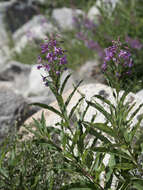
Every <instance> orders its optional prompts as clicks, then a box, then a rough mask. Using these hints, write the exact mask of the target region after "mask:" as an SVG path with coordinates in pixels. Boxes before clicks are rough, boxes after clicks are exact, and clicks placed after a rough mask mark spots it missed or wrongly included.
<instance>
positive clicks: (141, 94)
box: [136, 89, 143, 99]
mask: <svg viewBox="0 0 143 190" xmlns="http://www.w3.org/2000/svg"><path fill="white" fill-rule="evenodd" d="M136 95H137V96H139V98H141V99H142V98H143V89H142V90H140V91H138V92H137V93H136Z"/></svg>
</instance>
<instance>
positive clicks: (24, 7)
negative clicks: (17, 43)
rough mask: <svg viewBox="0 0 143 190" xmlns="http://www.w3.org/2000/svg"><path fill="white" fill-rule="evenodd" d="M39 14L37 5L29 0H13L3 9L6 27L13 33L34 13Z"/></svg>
mask: <svg viewBox="0 0 143 190" xmlns="http://www.w3.org/2000/svg"><path fill="white" fill-rule="evenodd" d="M36 14H39V12H38V7H37V6H35V5H33V4H32V2H31V1H29V0H13V1H12V2H11V4H10V5H9V6H8V7H7V9H6V11H5V21H6V24H7V27H8V29H9V30H10V31H11V32H12V33H14V32H15V31H16V30H17V29H18V28H20V27H22V25H24V24H25V23H26V22H27V21H28V20H30V19H31V18H32V17H33V16H34V15H36Z"/></svg>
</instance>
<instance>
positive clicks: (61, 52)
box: [54, 47, 63, 55]
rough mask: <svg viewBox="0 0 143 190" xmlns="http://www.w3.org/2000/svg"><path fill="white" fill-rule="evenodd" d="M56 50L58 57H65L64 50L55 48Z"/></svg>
mask: <svg viewBox="0 0 143 190" xmlns="http://www.w3.org/2000/svg"><path fill="white" fill-rule="evenodd" d="M54 50H55V54H56V55H63V50H62V48H57V47H54Z"/></svg>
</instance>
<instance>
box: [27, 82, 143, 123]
mask: <svg viewBox="0 0 143 190" xmlns="http://www.w3.org/2000/svg"><path fill="white" fill-rule="evenodd" d="M71 91H72V90H69V91H68V92H66V93H65V94H64V95H63V97H64V99H65V100H66V98H67V97H68V96H69V94H70V93H71ZM79 92H80V93H81V94H84V95H85V98H86V100H92V97H93V96H94V95H95V94H98V95H102V96H104V97H105V98H107V99H108V100H110V101H111V102H112V104H114V105H115V100H114V98H113V95H112V90H111V88H110V87H108V86H106V85H103V84H100V83H98V84H86V85H83V86H81V87H79V89H78V92H76V93H75V94H74V96H73V97H72V100H71V102H70V103H69V105H68V108H67V110H68V112H69V111H70V110H71V109H72V107H73V106H74V105H75V104H76V103H77V101H78V100H79V99H80V98H81V95H80V93H79ZM122 93H123V92H121V93H120V94H122ZM96 100H97V102H98V103H101V105H102V106H103V107H104V109H105V110H107V111H108V112H109V107H108V106H107V105H106V104H104V103H103V102H101V101H100V100H98V99H96ZM126 101H129V102H130V103H133V102H136V106H135V107H134V108H133V110H132V112H133V111H134V110H135V109H136V108H137V107H138V106H139V105H140V104H141V103H143V101H142V99H140V98H139V97H138V96H137V95H135V94H133V93H130V94H129V95H128V96H127V100H126ZM52 105H54V107H55V108H58V104H57V102H53V103H52ZM86 105H87V104H86V102H85V101H83V102H82V104H81V105H80V107H79V109H78V110H80V111H83V110H84V109H85V107H86ZM42 111H44V113H45V116H46V118H47V125H54V124H55V123H57V122H59V121H60V118H59V116H57V115H55V114H54V113H52V112H49V111H47V110H42ZM42 111H40V112H38V113H36V114H35V115H34V116H33V117H34V118H36V119H38V118H40V117H41V113H42ZM132 112H131V113H132ZM76 113H77V116H78V112H76ZM96 113H97V117H96V119H95V122H104V121H105V117H104V116H103V115H102V114H101V113H100V112H99V111H97V110H96V109H95V108H93V107H90V108H89V110H88V112H87V114H86V115H85V120H87V121H90V120H91V118H92V116H93V115H94V114H96ZM131 113H130V114H131ZM141 113H143V108H142V109H141V110H140V111H139V113H138V114H137V115H140V114H141ZM47 116H48V117H47ZM31 121H32V120H31V119H29V120H27V123H29V122H31ZM136 122H137V116H136V117H135V119H134V120H133V122H132V125H133V124H135V123H136Z"/></svg>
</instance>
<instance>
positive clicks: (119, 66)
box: [102, 40, 133, 77]
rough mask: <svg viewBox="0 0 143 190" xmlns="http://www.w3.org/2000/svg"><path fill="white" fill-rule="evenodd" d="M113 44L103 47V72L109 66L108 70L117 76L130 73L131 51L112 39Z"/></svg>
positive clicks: (131, 63) (131, 65)
mask: <svg viewBox="0 0 143 190" xmlns="http://www.w3.org/2000/svg"><path fill="white" fill-rule="evenodd" d="M112 43H113V45H112V46H110V47H108V48H107V49H105V58H104V64H103V65H102V70H103V71H104V72H105V71H107V70H108V68H109V67H110V72H112V74H113V73H114V74H115V75H116V76H117V77H121V76H123V75H125V74H130V73H131V67H133V60H132V57H131V53H130V51H129V48H128V47H127V46H123V45H122V43H121V42H120V41H119V40H118V41H113V42H112Z"/></svg>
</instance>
